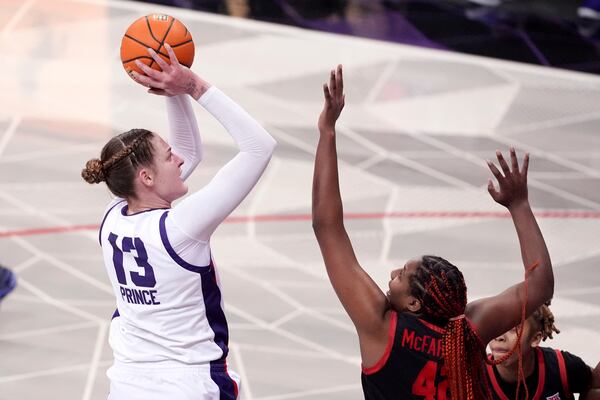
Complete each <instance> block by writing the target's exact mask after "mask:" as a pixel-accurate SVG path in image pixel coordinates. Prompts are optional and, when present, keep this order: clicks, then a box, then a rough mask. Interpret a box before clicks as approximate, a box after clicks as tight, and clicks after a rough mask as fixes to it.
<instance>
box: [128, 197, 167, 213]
mask: <svg viewBox="0 0 600 400" xmlns="http://www.w3.org/2000/svg"><path fill="white" fill-rule="evenodd" d="M154 208H171V203H170V202H168V201H166V200H163V199H159V198H157V199H144V200H142V199H128V200H127V213H128V214H135V213H139V212H142V211H146V210H151V209H154Z"/></svg>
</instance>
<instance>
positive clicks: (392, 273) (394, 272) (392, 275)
mask: <svg viewBox="0 0 600 400" xmlns="http://www.w3.org/2000/svg"><path fill="white" fill-rule="evenodd" d="M398 271H400V269H399V268H396V269H393V270H392V272H390V279H394V278H395V277H396V275H398Z"/></svg>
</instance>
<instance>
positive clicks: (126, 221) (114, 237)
mask: <svg viewBox="0 0 600 400" xmlns="http://www.w3.org/2000/svg"><path fill="white" fill-rule="evenodd" d="M167 102H168V103H167V104H168V115H169V123H170V126H171V131H170V132H169V140H168V142H169V144H170V145H171V147H172V150H173V152H174V153H176V154H178V155H179V156H181V157H182V158H183V159H184V164H183V167H182V177H183V178H184V179H185V178H187V177H188V176H189V175H190V173H191V172H192V171H193V169H194V168H195V167H196V165H198V163H199V162H200V159H201V154H202V151H201V144H200V136H199V134H198V129H197V126H196V120H195V117H194V115H193V112H192V110H191V105H190V104H189V103H190V102H189V99H188V98H187V96H176V97H174V98H169V99H168V100H167ZM199 103H200V104H201V105H202V106H204V108H206V109H207V110H208V111H209V112H210V113H211V114H212V115H213V116H215V117H216V118H217V119H218V120H219V121H220V122H221V124H222V125H223V126H224V127H225V128H226V129H227V131H228V132H229V134H230V135H231V136H232V138H233V139H234V141H235V142H236V144H237V145H238V147H239V153H238V154H237V155H236V156H235V157H234V158H233V159H232V160H231V161H230V162H229V163H227V165H225V166H224V167H223V168H222V169H221V170H220V171H219V172H218V173H217V174H216V176H215V177H214V178H213V180H212V181H211V182H210V183H209V184H207V185H206V186H205V187H204V188H202V189H201V190H199V191H197V192H195V193H192V194H190V195H189V196H188V197H186V198H185V199H184V200H182V201H181V202H180V203H179V204H178V205H177V206H175V207H173V208H170V209H153V210H145V211H142V212H139V213H136V214H129V212H128V208H127V202H126V201H125V200H123V199H116V200H115V201H113V202H112V203H111V204H109V206H108V207H107V210H106V212H105V216H104V219H103V222H102V225H101V227H100V244H101V246H102V252H103V255H104V261H105V265H106V270H107V272H108V276H109V278H110V282H111V284H112V287H113V290H114V294H115V297H116V301H117V310H116V311H115V315H114V317H113V320H112V322H111V330H110V336H109V341H110V345H111V347H112V349H113V352H114V357H115V363H116V364H117V363H120V364H121V365H140V366H141V365H143V366H149V365H157V366H177V365H182V366H183V365H200V364H207V363H211V365H212V364H213V363H215V364H217V363H219V362H222V363H224V361H225V358H226V357H227V353H228V347H227V346H228V328H227V321H226V318H225V313H224V309H223V298H222V293H221V288H220V284H219V276H218V273H217V270H216V268H215V264H214V262H213V259H212V255H211V251H210V237H211V235H212V233H213V232H214V230H215V229H216V228H217V226H218V225H219V224H220V223H221V222H222V221H223V220H224V219H225V217H227V215H229V214H230V213H231V211H233V209H235V207H237V205H238V204H239V203H240V202H241V201H242V200H243V199H244V197H245V196H246V195H247V194H248V192H249V191H250V190H251V189H252V187H253V186H254V185H255V184H256V182H257V181H258V179H259V177H260V176H261V174H262V172H263V171H264V169H265V167H266V165H267V164H268V161H269V159H270V157H271V155H272V152H273V150H274V147H275V141H274V140H273V138H272V137H271V136H270V135H269V134H268V133H267V132H266V131H265V130H264V129H263V128H262V127H261V126H260V125H259V124H258V123H257V122H256V121H255V120H254V119H252V118H251V117H250V116H249V115H248V114H247V113H246V112H245V111H244V110H242V109H241V108H240V107H239V106H237V104H235V103H234V102H233V101H231V100H230V99H229V98H228V97H227V96H225V95H224V94H223V93H222V92H220V91H219V90H218V89H216V88H214V87H213V88H210V89H209V90H208V91H207V92H206V93H205V94H204V95H203V96H202V97H201V98H200V99H199Z"/></svg>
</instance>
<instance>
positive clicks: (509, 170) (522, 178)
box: [487, 147, 529, 210]
mask: <svg viewBox="0 0 600 400" xmlns="http://www.w3.org/2000/svg"><path fill="white" fill-rule="evenodd" d="M496 157H497V158H498V163H499V164H500V168H501V169H502V172H500V171H499V170H498V168H497V167H496V165H494V163H492V162H491V161H488V162H487V164H488V167H489V168H490V170H491V171H492V174H494V176H495V177H496V180H497V181H498V186H499V189H496V188H495V187H494V184H493V182H492V180H491V179H490V180H489V181H488V192H490V195H491V196H492V198H493V199H494V201H496V202H497V203H499V204H502V205H503V206H504V207H506V208H508V209H509V210H510V209H511V208H512V207H514V206H516V205H519V204H523V203H527V202H528V197H527V169H528V167H529V153H525V158H524V159H523V166H522V168H521V169H519V161H518V160H517V154H516V152H515V148H514V147H511V148H510V161H511V165H510V167H509V166H508V163H507V162H506V160H505V159H504V156H503V155H502V153H501V152H500V151H497V152H496Z"/></svg>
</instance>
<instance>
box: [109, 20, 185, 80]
mask: <svg viewBox="0 0 600 400" xmlns="http://www.w3.org/2000/svg"><path fill="white" fill-rule="evenodd" d="M165 43H168V44H169V46H171V48H173V51H174V52H175V55H176V56H177V59H178V60H179V63H180V64H182V65H185V66H186V67H191V66H192V61H194V50H195V49H194V41H193V40H192V35H191V34H190V32H189V31H188V30H187V28H186V27H185V25H183V24H182V23H181V22H180V21H179V20H177V19H175V18H173V17H171V16H170V15H166V14H150V15H146V16H145V17H142V18H139V19H137V20H136V21H135V22H134V23H133V24H131V25H130V26H129V28H127V32H125V35H124V36H123V40H122V41H121V62H122V63H123V67H124V68H125V71H127V73H128V74H131V71H132V70H133V71H136V72H139V73H141V74H143V71H142V70H141V69H140V68H138V66H137V65H135V60H140V61H141V62H143V63H144V64H146V65H148V66H150V67H151V68H152V69H155V70H159V71H160V67H159V66H158V64H157V63H156V61H154V60H153V59H152V57H150V55H149V54H148V50H147V49H148V47H150V48H152V49H154V50H155V51H156V52H157V53H158V54H159V56H160V57H162V58H163V59H164V60H165V61H166V62H167V63H169V64H170V61H169V54H168V53H167V49H165Z"/></svg>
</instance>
